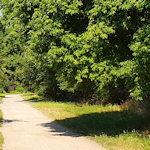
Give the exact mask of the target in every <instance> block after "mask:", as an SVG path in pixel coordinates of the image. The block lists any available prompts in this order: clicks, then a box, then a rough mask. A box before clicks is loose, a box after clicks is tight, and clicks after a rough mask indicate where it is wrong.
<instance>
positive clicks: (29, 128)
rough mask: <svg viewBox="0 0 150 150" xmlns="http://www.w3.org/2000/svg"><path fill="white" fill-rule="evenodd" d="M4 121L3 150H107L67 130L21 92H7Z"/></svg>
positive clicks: (3, 104) (1, 106) (3, 106)
mask: <svg viewBox="0 0 150 150" xmlns="http://www.w3.org/2000/svg"><path fill="white" fill-rule="evenodd" d="M0 108H1V110H2V112H3V118H4V123H3V126H2V128H1V132H2V134H3V136H4V141H5V142H4V145H3V150H105V149H104V148H102V147H101V146H100V145H98V144H96V143H95V142H92V141H90V140H88V139H86V138H84V137H80V136H77V135H75V134H72V133H70V132H68V131H67V130H66V129H64V128H62V127H61V126H60V125H58V124H56V123H55V122H54V121H53V120H51V119H49V118H48V117H46V116H44V115H43V114H42V113H41V112H40V111H38V110H36V109H35V108H33V107H31V106H30V105H29V104H27V103H25V102H24V100H23V98H22V97H21V96H20V95H8V96H6V97H5V98H4V100H3V103H2V104H1V105H0Z"/></svg>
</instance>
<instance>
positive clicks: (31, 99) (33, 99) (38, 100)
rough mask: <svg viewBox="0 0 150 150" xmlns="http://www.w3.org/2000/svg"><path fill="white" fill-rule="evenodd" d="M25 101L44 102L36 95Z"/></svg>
mask: <svg viewBox="0 0 150 150" xmlns="http://www.w3.org/2000/svg"><path fill="white" fill-rule="evenodd" d="M24 101H28V102H42V101H43V100H42V99H39V98H36V97H33V98H30V99H28V100H24Z"/></svg>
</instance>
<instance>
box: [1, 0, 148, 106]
mask: <svg viewBox="0 0 150 150" xmlns="http://www.w3.org/2000/svg"><path fill="white" fill-rule="evenodd" d="M0 3H1V11H2V16H1V18H0V92H3V91H7V90H8V87H9V86H10V85H12V84H16V85H18V87H20V88H21V87H24V88H25V89H26V90H29V91H33V92H36V93H38V94H40V95H42V96H44V97H52V98H54V99H57V100H63V99H66V100H69V99H76V100H79V99H82V100H83V99H85V100H87V101H88V100H96V101H101V102H104V103H105V102H107V103H122V102H124V101H126V100H128V99H133V100H149V96H150V1H149V0H0Z"/></svg>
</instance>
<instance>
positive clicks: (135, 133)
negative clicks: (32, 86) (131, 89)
mask: <svg viewBox="0 0 150 150" xmlns="http://www.w3.org/2000/svg"><path fill="white" fill-rule="evenodd" d="M24 96H25V99H26V100H28V101H29V102H30V103H31V104H32V106H34V107H35V108H37V109H39V110H41V111H42V112H43V113H45V114H46V115H47V116H49V117H51V118H53V119H54V120H56V121H57V122H58V123H59V124H61V125H63V126H64V127H67V128H68V129H71V130H72V131H74V132H75V133H78V134H79V135H82V136H85V137H88V138H90V139H91V140H94V141H96V142H97V143H100V144H101V145H103V146H104V147H105V148H107V149H109V150H149V149H150V135H149V134H148V135H146V136H145V137H144V136H143V135H142V132H143V131H144V130H145V129H147V127H149V125H150V124H149V123H150V118H149V117H146V116H143V115H140V114H137V113H134V112H131V111H129V110H122V109H121V107H120V106H118V105H113V106H112V105H108V106H105V107H104V106H102V105H92V106H90V105H80V104H78V103H65V102H53V101H44V100H42V99H41V98H40V97H38V96H36V95H34V94H25V95H24Z"/></svg>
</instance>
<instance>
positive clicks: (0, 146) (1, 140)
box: [0, 94, 6, 150]
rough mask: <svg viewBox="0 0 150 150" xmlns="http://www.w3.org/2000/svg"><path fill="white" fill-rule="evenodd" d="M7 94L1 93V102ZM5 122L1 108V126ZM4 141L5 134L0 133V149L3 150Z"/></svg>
mask: <svg viewBox="0 0 150 150" xmlns="http://www.w3.org/2000/svg"><path fill="white" fill-rule="evenodd" d="M5 96H6V94H0V103H1V102H2V99H3V98H4V97H5ZM2 123H3V115H2V111H1V110H0V127H1V126H2ZM3 142H4V139H3V136H2V134H1V133H0V150H2V144H3Z"/></svg>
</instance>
